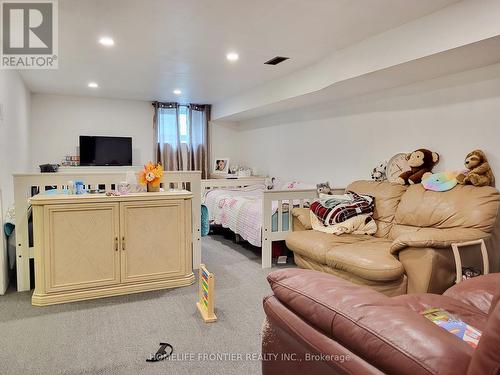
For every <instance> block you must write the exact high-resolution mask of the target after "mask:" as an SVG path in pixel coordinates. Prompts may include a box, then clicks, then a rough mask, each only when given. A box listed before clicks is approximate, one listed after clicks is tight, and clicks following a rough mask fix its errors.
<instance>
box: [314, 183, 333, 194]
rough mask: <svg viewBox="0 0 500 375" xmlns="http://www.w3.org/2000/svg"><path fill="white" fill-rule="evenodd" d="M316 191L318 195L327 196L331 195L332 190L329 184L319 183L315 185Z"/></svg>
mask: <svg viewBox="0 0 500 375" xmlns="http://www.w3.org/2000/svg"><path fill="white" fill-rule="evenodd" d="M316 190H317V191H318V195H319V194H327V195H332V194H333V192H332V188H331V187H330V183H329V182H328V181H327V182H321V183H319V184H317V185H316Z"/></svg>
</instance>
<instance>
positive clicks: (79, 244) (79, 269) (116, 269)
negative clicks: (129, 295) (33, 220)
mask: <svg viewBox="0 0 500 375" xmlns="http://www.w3.org/2000/svg"><path fill="white" fill-rule="evenodd" d="M119 213H120V212H119V204H118V203H110V204H108V203H106V204H104V203H99V204H71V205H53V206H52V205H51V206H46V207H45V209H44V222H45V223H46V224H45V225H48V227H46V228H44V237H45V239H44V248H45V249H46V250H45V251H46V260H45V275H48V277H47V278H46V279H45V285H46V290H47V292H58V291H66V290H75V289H83V288H91V287H100V286H108V285H113V284H118V283H119V282H120V252H119V251H118V235H119V224H120V222H119Z"/></svg>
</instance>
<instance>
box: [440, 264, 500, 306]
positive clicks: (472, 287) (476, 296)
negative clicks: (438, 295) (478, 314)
mask: <svg viewBox="0 0 500 375" xmlns="http://www.w3.org/2000/svg"><path fill="white" fill-rule="evenodd" d="M444 295H445V296H448V297H451V298H454V299H456V300H459V301H462V302H464V303H466V304H468V305H471V306H474V307H475V308H477V309H479V310H481V311H482V312H484V313H485V314H488V312H489V311H490V309H491V307H492V306H493V307H494V306H495V305H496V303H497V300H498V299H499V298H500V273H490V274H488V275H483V276H479V277H474V278H472V279H470V280H465V281H462V282H460V283H458V284H456V285H454V286H452V287H451V288H450V289H448V290H447V291H446V292H444ZM495 297H496V298H495Z"/></svg>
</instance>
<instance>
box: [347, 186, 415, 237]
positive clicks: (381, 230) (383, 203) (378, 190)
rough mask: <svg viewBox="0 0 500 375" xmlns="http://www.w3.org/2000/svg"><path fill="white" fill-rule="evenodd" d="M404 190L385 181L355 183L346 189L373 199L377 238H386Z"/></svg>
mask: <svg viewBox="0 0 500 375" xmlns="http://www.w3.org/2000/svg"><path fill="white" fill-rule="evenodd" d="M406 189H407V187H406V186H403V185H398V184H391V183H389V182H387V181H385V182H377V181H355V182H353V183H352V184H350V185H349V186H348V187H347V190H351V191H354V192H355V193H358V194H367V195H371V196H372V197H375V211H374V212H373V218H374V219H375V221H376V222H377V226H378V229H377V233H376V234H375V235H376V236H377V237H386V236H387V235H388V234H389V231H390V229H391V226H392V222H393V220H394V215H395V214H396V209H397V208H398V204H399V201H400V200H401V197H402V196H403V194H404V192H405V191H406Z"/></svg>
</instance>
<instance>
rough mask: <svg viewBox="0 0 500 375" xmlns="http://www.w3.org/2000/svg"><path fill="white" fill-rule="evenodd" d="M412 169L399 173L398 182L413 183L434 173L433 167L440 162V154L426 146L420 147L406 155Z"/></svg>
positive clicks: (417, 182) (403, 183)
mask: <svg viewBox="0 0 500 375" xmlns="http://www.w3.org/2000/svg"><path fill="white" fill-rule="evenodd" d="M406 160H408V165H409V166H410V168H411V170H409V171H407V172H403V173H401V174H400V175H399V178H398V179H397V182H398V183H399V184H401V185H413V184H419V183H420V182H422V179H423V178H425V177H427V176H429V175H431V174H432V168H434V166H435V165H436V164H437V163H438V162H439V154H438V153H437V152H432V151H430V150H427V149H425V148H419V149H418V150H415V151H413V152H412V153H410V154H408V155H407V156H406Z"/></svg>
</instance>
